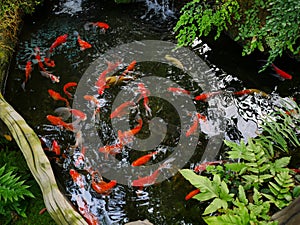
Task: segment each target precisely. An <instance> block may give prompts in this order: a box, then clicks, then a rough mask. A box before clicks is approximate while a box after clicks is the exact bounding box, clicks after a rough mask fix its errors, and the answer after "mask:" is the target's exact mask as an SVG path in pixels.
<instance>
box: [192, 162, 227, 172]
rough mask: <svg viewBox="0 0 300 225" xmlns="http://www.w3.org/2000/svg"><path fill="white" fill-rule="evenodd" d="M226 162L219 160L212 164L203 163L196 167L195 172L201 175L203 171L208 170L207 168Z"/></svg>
mask: <svg viewBox="0 0 300 225" xmlns="http://www.w3.org/2000/svg"><path fill="white" fill-rule="evenodd" d="M224 162H225V161H224V160H218V161H212V162H203V163H201V164H199V165H197V166H195V167H194V171H195V172H196V173H201V172H203V171H205V170H206V167H207V166H211V165H218V164H222V163H224Z"/></svg>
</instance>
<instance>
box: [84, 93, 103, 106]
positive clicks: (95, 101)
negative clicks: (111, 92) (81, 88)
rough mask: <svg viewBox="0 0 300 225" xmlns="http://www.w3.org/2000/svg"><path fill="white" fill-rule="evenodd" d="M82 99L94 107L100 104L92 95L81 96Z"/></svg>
mask: <svg viewBox="0 0 300 225" xmlns="http://www.w3.org/2000/svg"><path fill="white" fill-rule="evenodd" d="M83 98H84V99H85V100H87V101H90V102H92V103H93V104H94V105H95V106H99V107H100V102H99V101H98V99H97V98H96V97H95V96H93V95H85V96H83Z"/></svg>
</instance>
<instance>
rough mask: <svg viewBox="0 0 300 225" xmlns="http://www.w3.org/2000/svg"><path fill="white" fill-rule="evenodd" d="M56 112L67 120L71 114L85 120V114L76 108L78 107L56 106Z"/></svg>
mask: <svg viewBox="0 0 300 225" xmlns="http://www.w3.org/2000/svg"><path fill="white" fill-rule="evenodd" d="M54 112H55V113H56V114H58V115H59V116H60V117H61V118H62V119H63V120H67V119H68V118H69V117H70V116H71V114H72V115H73V116H74V117H75V118H76V119H79V120H81V121H85V120H86V118H87V116H86V114H85V113H84V112H82V111H80V110H78V109H71V108H68V107H58V108H56V109H55V110H54Z"/></svg>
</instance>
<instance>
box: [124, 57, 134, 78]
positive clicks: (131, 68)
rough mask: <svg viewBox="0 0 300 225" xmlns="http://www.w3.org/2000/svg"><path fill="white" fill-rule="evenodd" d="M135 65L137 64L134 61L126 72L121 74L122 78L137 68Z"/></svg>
mask: <svg viewBox="0 0 300 225" xmlns="http://www.w3.org/2000/svg"><path fill="white" fill-rule="evenodd" d="M135 64H136V60H133V61H132V62H131V63H130V64H129V65H128V66H127V68H126V70H124V72H123V73H122V74H121V77H122V76H125V75H126V74H127V73H128V72H129V71H132V70H133V69H134V67H135Z"/></svg>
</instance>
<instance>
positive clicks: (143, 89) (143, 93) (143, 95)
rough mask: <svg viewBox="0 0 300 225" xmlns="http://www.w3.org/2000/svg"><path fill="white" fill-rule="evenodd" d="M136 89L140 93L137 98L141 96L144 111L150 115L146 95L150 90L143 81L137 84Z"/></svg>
mask: <svg viewBox="0 0 300 225" xmlns="http://www.w3.org/2000/svg"><path fill="white" fill-rule="evenodd" d="M138 91H139V92H140V94H141V97H140V98H139V99H138V101H139V100H140V99H142V98H143V99H144V103H143V104H144V107H145V109H146V112H148V113H149V115H151V109H150V107H149V98H148V96H149V95H150V91H149V90H148V89H147V88H146V87H145V85H144V84H143V83H139V84H138Z"/></svg>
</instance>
